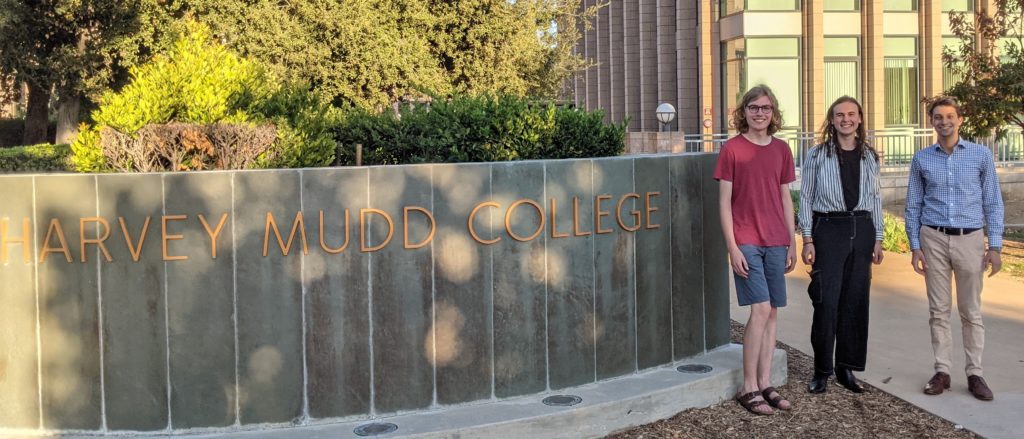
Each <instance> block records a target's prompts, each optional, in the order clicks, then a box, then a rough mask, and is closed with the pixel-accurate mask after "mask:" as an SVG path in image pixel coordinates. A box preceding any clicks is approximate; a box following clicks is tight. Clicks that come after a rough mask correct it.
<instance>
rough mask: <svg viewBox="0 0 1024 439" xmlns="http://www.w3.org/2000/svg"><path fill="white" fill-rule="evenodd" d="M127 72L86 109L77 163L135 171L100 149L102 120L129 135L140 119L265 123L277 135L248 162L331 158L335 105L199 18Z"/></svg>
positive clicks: (294, 163)
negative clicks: (223, 39) (276, 72)
mask: <svg viewBox="0 0 1024 439" xmlns="http://www.w3.org/2000/svg"><path fill="white" fill-rule="evenodd" d="M131 74H132V81H131V83H129V84H128V85H126V86H125V87H123V88H122V89H121V90H119V91H118V92H116V93H115V92H108V93H106V94H104V95H103V97H102V98H101V99H100V106H99V108H97V109H96V110H95V111H93V113H92V120H93V121H94V122H95V126H93V127H88V126H83V127H82V128H81V129H80V130H79V132H80V134H79V136H78V138H77V139H76V140H75V142H74V143H73V144H72V149H73V150H74V153H75V154H74V164H75V168H76V169H77V170H79V171H82V172H104V171H112V170H115V169H123V168H126V167H127V168H133V167H134V168H135V170H137V171H141V170H142V168H143V167H142V166H136V165H135V164H133V163H130V162H129V163H122V164H117V166H114V164H112V163H110V162H109V160H110V159H109V157H107V155H108V154H104V151H103V147H104V146H103V142H104V139H103V137H102V136H101V133H102V129H103V127H109V128H111V129H113V130H116V131H117V132H119V133H121V134H124V135H128V136H133V137H134V136H136V135H137V134H138V133H139V130H141V129H142V128H143V127H145V126H150V125H159V124H167V123H172V122H177V123H187V124H195V125H197V126H207V125H212V124H217V123H227V124H233V125H252V126H266V125H269V124H272V125H273V126H274V127H275V128H276V130H277V132H276V140H275V141H274V143H273V145H272V146H270V148H269V149H267V151H265V153H264V154H262V155H261V156H260V158H259V159H258V160H256V161H254V165H253V166H255V167H286V168H298V167H308V166H327V165H330V164H331V163H332V161H333V160H334V149H335V148H334V140H333V138H332V136H331V130H330V126H331V125H332V124H333V117H334V114H335V113H336V110H335V109H333V108H332V107H330V106H329V105H327V104H325V103H323V102H321V101H320V100H319V99H318V98H317V97H316V96H315V95H314V94H313V93H311V92H310V90H309V87H308V86H307V85H305V84H298V83H292V82H282V81H280V80H278V79H277V78H275V77H274V76H273V75H272V74H271V73H270V72H269V71H268V70H267V69H266V67H264V66H263V65H261V64H259V63H257V62H256V61H253V60H250V59H247V58H244V57H241V56H238V55H236V54H234V53H232V52H231V51H230V50H228V49H227V48H226V47H225V46H224V45H222V44H220V43H218V42H217V41H216V39H215V38H213V35H212V34H211V32H210V30H209V29H208V28H207V27H205V26H204V25H202V24H199V23H196V22H193V21H189V22H188V23H187V24H186V26H185V33H184V34H182V35H180V37H179V38H178V39H177V40H176V41H175V43H174V46H173V48H172V49H171V50H170V51H169V52H167V53H164V54H160V55H157V56H154V57H153V58H152V59H151V60H150V61H148V62H147V63H145V64H143V65H141V66H138V67H135V68H133V69H132V70H131ZM168 140H170V139H168ZM169 143H171V144H175V145H177V144H180V142H178V143H174V142H169ZM186 153H188V152H187V151H186ZM166 170H168V171H177V170H178V169H166Z"/></svg>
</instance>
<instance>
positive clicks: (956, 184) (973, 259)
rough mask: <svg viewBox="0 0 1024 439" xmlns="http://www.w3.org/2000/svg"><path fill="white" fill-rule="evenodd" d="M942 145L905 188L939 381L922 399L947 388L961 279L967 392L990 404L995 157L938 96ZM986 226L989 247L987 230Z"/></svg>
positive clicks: (924, 155) (913, 168)
mask: <svg viewBox="0 0 1024 439" xmlns="http://www.w3.org/2000/svg"><path fill="white" fill-rule="evenodd" d="M928 116H929V117H930V118H931V123H932V126H933V127H934V128H935V134H936V137H937V139H936V140H938V142H936V143H935V144H933V145H931V146H928V147H927V148H924V149H922V150H920V151H918V152H917V153H916V154H914V159H913V161H912V162H911V164H910V180H909V182H908V184H907V208H906V219H907V237H908V238H909V240H910V249H911V252H912V256H911V264H912V265H913V266H914V271H916V272H917V273H918V274H921V275H923V276H924V279H925V286H926V289H927V290H928V311H929V313H930V319H929V320H928V324H929V326H931V335H932V350H933V351H934V352H935V375H933V376H932V378H931V379H930V380H928V384H927V385H925V388H924V393H925V394H928V395H938V394H941V393H942V392H943V391H944V390H946V389H949V386H950V377H949V368H950V366H951V362H950V354H951V351H952V348H953V335H952V333H951V331H950V329H949V315H950V308H951V302H952V296H953V285H952V279H953V278H954V277H955V278H956V307H957V310H958V311H959V312H960V322H961V324H962V325H961V326H963V340H964V351H965V352H966V354H967V362H966V363H967V364H966V368H965V369H966V370H965V371H966V372H967V390H968V391H969V392H970V393H971V394H972V395H974V397H975V398H978V399H980V400H984V401H990V400H992V399H993V394H992V390H991V389H989V387H988V384H986V383H985V379H984V378H982V369H981V354H982V351H983V350H984V347H985V325H984V323H982V320H981V287H982V281H983V280H984V277H985V269H986V268H987V267H989V266H991V267H992V271H991V273H990V274H989V276H993V275H995V274H996V273H997V272H999V269H1000V268H1001V267H1002V261H1001V260H1000V257H999V251H1000V250H1001V249H1002V246H1003V242H1002V241H1003V198H1002V195H1001V194H1000V192H999V180H998V179H997V178H996V168H995V163H994V162H993V160H992V151H991V150H989V149H988V147H986V146H982V145H979V144H977V143H974V142H969V141H967V140H964V139H963V138H961V137H960V125H961V124H963V122H964V118H963V114H962V113H961V112H960V105H959V104H958V103H957V102H956V100H954V99H953V98H949V97H939V98H937V99H934V100H933V101H932V102H931V104H929V105H928ZM986 226H987V227H988V249H986V248H985V233H984V231H983V228H984V227H986Z"/></svg>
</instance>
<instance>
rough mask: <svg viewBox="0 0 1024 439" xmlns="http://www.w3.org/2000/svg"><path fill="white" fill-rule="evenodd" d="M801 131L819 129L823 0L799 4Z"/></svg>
mask: <svg viewBox="0 0 1024 439" xmlns="http://www.w3.org/2000/svg"><path fill="white" fill-rule="evenodd" d="M802 21H803V40H804V41H803V45H802V49H803V54H802V56H803V66H802V68H803V73H804V80H803V81H802V82H803V84H804V87H803V101H804V102H803V110H802V111H803V113H804V114H803V118H802V122H803V131H809V132H813V131H815V130H817V129H818V127H819V126H821V123H822V121H823V120H824V116H825V115H824V113H823V112H822V111H821V109H822V108H824V106H825V103H824V102H823V101H824V99H825V31H824V24H825V23H824V21H825V7H824V1H823V0H805V1H804V2H803V14H802Z"/></svg>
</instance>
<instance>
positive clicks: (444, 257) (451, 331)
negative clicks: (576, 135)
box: [433, 164, 501, 404]
mask: <svg viewBox="0 0 1024 439" xmlns="http://www.w3.org/2000/svg"><path fill="white" fill-rule="evenodd" d="M433 168H434V210H433V211H434V216H435V218H436V220H437V223H438V224H439V226H438V229H437V236H436V237H435V239H434V243H433V246H434V282H435V302H434V309H435V314H436V320H437V326H436V328H437V329H436V330H435V331H434V334H433V335H434V338H435V340H436V344H437V401H438V403H440V404H457V403H463V402H469V401H475V400H480V399H487V398H490V397H491V383H492V377H493V372H492V357H491V353H492V351H493V335H494V334H493V330H492V328H493V326H492V320H493V319H492V314H491V313H492V312H493V302H494V301H493V290H492V288H491V287H492V285H493V272H492V256H493V250H494V249H493V248H492V246H489V245H485V244H481V243H479V242H477V241H475V240H474V239H473V237H472V235H471V234H470V233H469V228H468V221H469V218H470V214H471V213H472V212H473V209H474V208H475V207H476V206H477V205H479V204H480V203H484V202H486V201H487V200H490V199H491V167H490V165H489V164H471V165H435V166H434V167H433ZM499 216H500V215H499V214H498V212H497V211H496V209H492V208H489V207H484V208H481V209H480V210H478V211H477V213H476V215H474V216H473V228H474V233H476V234H477V236H478V237H479V238H480V239H483V240H490V239H493V238H492V237H493V236H494V233H495V230H498V231H500V230H501V228H500V227H494V228H492V227H491V226H492V223H493V221H494V220H495V219H497V218H498V217H499ZM442 224H443V225H442ZM494 224H497V223H494Z"/></svg>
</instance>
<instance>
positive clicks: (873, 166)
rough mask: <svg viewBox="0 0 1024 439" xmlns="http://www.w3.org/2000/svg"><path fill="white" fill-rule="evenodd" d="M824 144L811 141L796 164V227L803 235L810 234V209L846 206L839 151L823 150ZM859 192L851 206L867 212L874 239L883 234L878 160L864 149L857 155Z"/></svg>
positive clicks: (814, 210) (843, 207) (821, 209)
mask: <svg viewBox="0 0 1024 439" xmlns="http://www.w3.org/2000/svg"><path fill="white" fill-rule="evenodd" d="M825 148H826V145H815V146H814V147H813V148H811V149H809V150H807V154H806V155H804V162H803V165H801V166H800V213H799V222H800V229H801V231H802V232H803V236H804V238H809V237H811V229H812V226H813V224H812V223H813V218H814V212H824V213H827V212H842V211H845V210H846V199H845V198H843V182H842V179H841V178H840V176H839V154H838V151H836V152H833V153H832V154H827V153H826V150H825ZM858 187H859V188H860V195H859V198H858V200H859V201H858V202H857V207H855V208H854V209H853V210H866V211H868V212H871V221H872V222H873V223H874V225H875V240H876V241H881V240H882V237H883V236H884V234H885V229H884V228H883V223H882V197H881V195H880V194H879V182H878V162H876V161H875V156H874V154H872V153H870V152H868V153H866V154H864V156H863V157H861V159H860V183H859V184H858Z"/></svg>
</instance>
